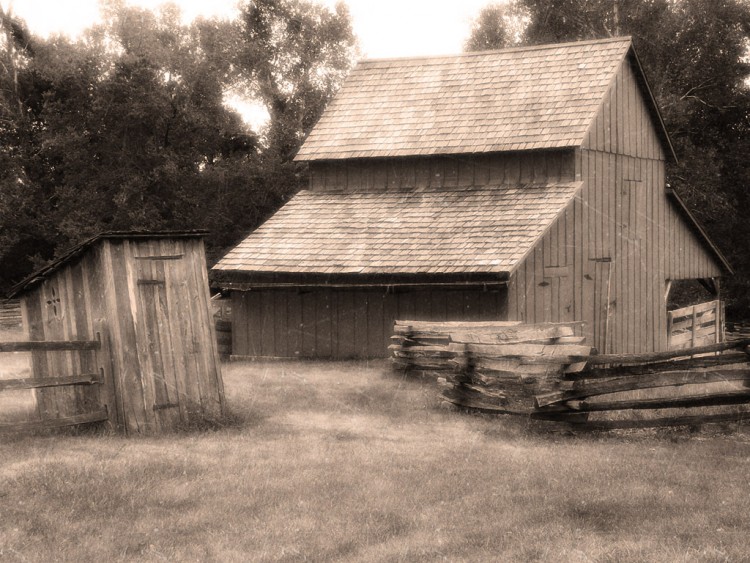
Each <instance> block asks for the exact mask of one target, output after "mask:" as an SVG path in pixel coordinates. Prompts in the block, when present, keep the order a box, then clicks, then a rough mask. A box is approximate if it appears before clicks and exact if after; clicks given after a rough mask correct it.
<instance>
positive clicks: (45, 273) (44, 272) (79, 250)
mask: <svg viewBox="0 0 750 563" xmlns="http://www.w3.org/2000/svg"><path fill="white" fill-rule="evenodd" d="M206 234H208V231H202V230H191V231H106V232H101V233H99V234H97V235H94V236H92V237H89V238H87V239H86V240H84V241H82V242H80V243H78V244H76V245H75V246H72V247H71V248H69V249H68V250H66V251H65V252H64V253H63V254H62V255H61V256H60V257H59V258H57V259H56V260H54V261H53V262H50V263H49V264H47V265H46V266H44V267H42V268H40V269H39V270H37V271H36V272H34V273H33V274H31V275H30V276H29V277H27V278H26V279H25V280H23V281H21V282H20V283H18V284H16V285H15V286H13V287H12V288H11V289H10V291H9V292H8V297H9V298H16V297H18V296H20V295H21V294H22V293H25V292H26V291H28V290H30V289H32V288H33V287H35V286H36V285H38V284H40V283H41V282H43V281H44V280H46V279H48V278H49V277H50V276H51V275H53V274H54V273H55V272H56V271H57V270H59V269H60V268H62V267H63V266H65V265H66V264H69V263H72V262H74V261H75V260H77V259H78V258H80V257H81V256H83V255H84V254H85V253H86V252H87V251H88V249H89V248H91V247H92V246H94V245H95V244H96V243H98V242H99V241H101V240H107V239H109V240H112V239H162V238H202V237H204V236H206Z"/></svg>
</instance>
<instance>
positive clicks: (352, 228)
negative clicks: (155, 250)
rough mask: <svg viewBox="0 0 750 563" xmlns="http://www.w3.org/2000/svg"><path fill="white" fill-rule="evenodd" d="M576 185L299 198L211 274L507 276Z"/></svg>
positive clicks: (301, 195)
mask: <svg viewBox="0 0 750 563" xmlns="http://www.w3.org/2000/svg"><path fill="white" fill-rule="evenodd" d="M580 185H581V183H580V182H572V183H549V184H526V185H517V186H487V187H482V188H454V189H440V190H436V189H424V190H413V191H404V192H398V191H390V192H368V191H353V192H341V191H336V192H318V191H308V190H303V191H301V192H299V193H298V194H297V195H296V196H295V197H294V198H292V200H291V201H289V203H287V204H286V205H285V206H284V207H282V208H281V210H280V211H278V212H277V213H276V214H275V215H274V216H273V217H271V218H270V219H269V220H268V221H267V222H266V223H265V224H263V225H262V226H261V227H260V228H259V229H257V230H256V231H255V232H253V233H252V234H250V235H249V236H248V237H247V238H246V239H245V240H244V241H243V242H241V243H240V244H239V245H238V246H236V247H235V248H234V249H232V250H231V251H230V252H229V253H228V254H227V255H226V256H225V257H224V258H223V259H222V260H221V261H219V263H218V264H217V265H216V266H214V271H215V272H216V273H219V272H247V273H261V272H262V273H268V272H273V273H277V274H281V273H297V274H469V273H471V274H474V273H493V274H494V273H497V274H507V273H510V272H511V271H512V270H513V269H514V267H515V266H516V265H517V264H519V263H520V261H521V260H522V259H523V258H524V256H525V255H526V253H527V252H528V251H529V250H530V249H531V248H532V247H533V246H534V244H535V243H536V241H537V240H538V239H539V238H540V237H541V236H542V234H543V233H544V232H545V230H546V229H547V227H548V226H549V225H550V224H551V223H552V221H553V220H554V218H555V217H557V215H558V214H559V213H560V212H561V210H562V209H563V208H564V207H565V205H566V204H567V203H568V202H569V201H570V199H571V198H572V197H573V196H574V195H575V193H576V191H577V190H578V188H579V187H580Z"/></svg>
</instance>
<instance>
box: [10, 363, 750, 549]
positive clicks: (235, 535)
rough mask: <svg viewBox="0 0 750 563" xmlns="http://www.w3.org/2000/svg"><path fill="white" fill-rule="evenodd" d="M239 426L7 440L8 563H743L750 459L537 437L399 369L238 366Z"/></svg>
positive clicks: (696, 440) (746, 452)
mask: <svg viewBox="0 0 750 563" xmlns="http://www.w3.org/2000/svg"><path fill="white" fill-rule="evenodd" d="M224 379H225V386H226V389H227V395H228V401H229V404H230V407H231V409H232V413H233V414H232V417H230V418H231V420H232V421H233V424H231V425H229V426H226V427H224V428H219V429H215V430H211V431H203V432H191V433H179V434H173V435H168V436H161V437H152V438H140V439H125V438H121V437H117V436H108V435H100V434H96V433H85V432H83V433H80V434H79V435H72V436H71V435H51V436H37V437H15V438H6V439H5V441H4V442H2V443H0V506H2V517H1V518H0V561H5V560H8V561H53V560H61V561H92V560H139V561H140V560H146V561H159V560H164V559H166V560H174V561H182V560H201V561H247V560H253V561H302V560H310V561H337V560H338V561H409V562H411V561H433V560H439V559H446V560H449V561H535V560H537V561H557V560H560V561H740V560H743V559H746V558H747V554H748V553H750V537H748V535H747V533H746V530H747V529H748V527H750V510H748V509H749V508H750V496H749V494H748V492H747V474H748V470H749V469H750V443H748V441H747V440H746V439H745V436H744V434H743V433H741V432H740V433H736V434H734V435H731V436H724V435H713V436H711V435H708V434H706V433H701V434H689V433H680V432H663V433H653V432H652V433H645V432H637V433H627V434H626V433H622V434H618V435H600V436H588V437H570V436H560V435H558V436H548V435H540V434H537V433H535V432H533V431H531V430H530V429H528V428H526V427H525V426H524V425H523V424H519V423H517V422H512V421H507V420H502V419H492V418H485V417H478V416H469V415H464V414H461V413H457V412H455V411H452V410H450V409H447V408H445V407H443V406H441V404H440V402H439V401H438V399H437V396H438V390H437V389H436V388H435V387H434V386H433V384H431V383H429V382H424V381H423V382H419V381H410V380H405V379H403V378H399V377H396V376H393V375H391V374H390V373H389V371H388V368H387V364H386V363H384V362H383V363H371V364H364V363H339V364H331V363H291V362H289V363H257V364H250V363H247V364H230V365H225V366H224Z"/></svg>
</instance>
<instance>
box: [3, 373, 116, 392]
mask: <svg viewBox="0 0 750 563" xmlns="http://www.w3.org/2000/svg"><path fill="white" fill-rule="evenodd" d="M101 382H102V377H101V375H100V374H98V373H84V374H82V375H71V376H65V377H45V378H41V379H34V378H24V379H2V380H0V391H9V390H11V389H13V390H16V389H42V388H44V387H64V386H67V385H94V384H97V383H101Z"/></svg>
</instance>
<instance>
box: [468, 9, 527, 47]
mask: <svg viewBox="0 0 750 563" xmlns="http://www.w3.org/2000/svg"><path fill="white" fill-rule="evenodd" d="M527 20H528V16H527V14H526V12H525V11H524V9H523V6H521V5H520V4H517V3H512V4H489V5H487V6H485V7H484V8H482V9H481V10H480V11H479V15H478V16H477V17H476V18H475V19H474V21H473V22H472V26H471V33H470V35H469V39H468V40H467V41H466V43H465V45H464V49H465V50H466V51H486V50H490V49H503V48H505V47H511V46H513V45H516V44H518V43H519V42H520V41H521V39H522V37H523V33H524V29H525V26H526V25H527V23H528V21H527Z"/></svg>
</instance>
